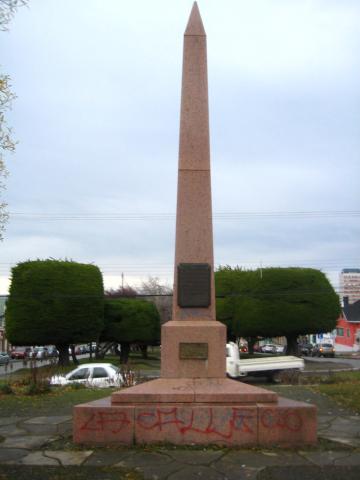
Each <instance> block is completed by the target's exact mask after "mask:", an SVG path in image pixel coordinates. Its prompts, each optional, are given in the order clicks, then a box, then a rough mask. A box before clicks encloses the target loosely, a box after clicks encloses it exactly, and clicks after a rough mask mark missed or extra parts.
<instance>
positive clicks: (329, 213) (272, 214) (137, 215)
mask: <svg viewBox="0 0 360 480" xmlns="http://www.w3.org/2000/svg"><path fill="white" fill-rule="evenodd" d="M9 215H10V218H14V219H17V218H19V219H29V220H38V221H39V220H41V221H71V220H74V221H79V220H106V221H109V220H111V221H115V220H118V221H145V220H151V221H153V220H174V219H175V213H171V212H168V213H166V212H153V213H151V212H147V213H141V212H126V213H121V212H109V213H96V212H89V213H74V212H66V213H65V212H64V213H44V212H10V213H9ZM359 216H360V210H308V211H305V210H304V211H301V210H300V211H235V212H215V213H214V214H213V219H214V220H244V219H245V220H248V219H256V218H282V219H287V218H335V217H359Z"/></svg>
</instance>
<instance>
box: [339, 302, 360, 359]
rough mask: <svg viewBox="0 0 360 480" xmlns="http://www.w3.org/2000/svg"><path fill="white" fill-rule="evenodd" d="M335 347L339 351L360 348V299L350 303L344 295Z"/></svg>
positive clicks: (350, 350)
mask: <svg viewBox="0 0 360 480" xmlns="http://www.w3.org/2000/svg"><path fill="white" fill-rule="evenodd" d="M335 349H336V351H338V352H357V351H359V350H360V300H358V301H357V302H355V303H351V304H350V303H349V300H348V297H344V306H343V309H342V315H341V316H340V318H339V320H338V322H337V326H336V337H335Z"/></svg>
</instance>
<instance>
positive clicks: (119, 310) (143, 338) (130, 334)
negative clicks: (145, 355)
mask: <svg viewBox="0 0 360 480" xmlns="http://www.w3.org/2000/svg"><path fill="white" fill-rule="evenodd" d="M104 324H105V325H104V330H103V332H102V334H101V337H100V338H101V341H105V342H106V341H107V342H109V341H110V342H116V343H119V344H120V348H121V350H120V361H121V363H127V361H128V357H129V352H130V346H131V344H133V343H138V344H140V345H144V346H147V345H158V344H159V341H160V315H159V312H158V311H157V308H156V307H155V305H154V304H153V303H151V302H147V301H144V300H136V299H129V298H128V299H106V300H105V315H104Z"/></svg>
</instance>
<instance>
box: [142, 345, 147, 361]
mask: <svg viewBox="0 0 360 480" xmlns="http://www.w3.org/2000/svg"><path fill="white" fill-rule="evenodd" d="M147 349H148V346H147V345H140V351H141V356H142V358H145V359H146V358H148V351H147Z"/></svg>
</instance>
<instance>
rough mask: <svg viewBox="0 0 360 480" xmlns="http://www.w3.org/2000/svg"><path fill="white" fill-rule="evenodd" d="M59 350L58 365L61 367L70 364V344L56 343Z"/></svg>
mask: <svg viewBox="0 0 360 480" xmlns="http://www.w3.org/2000/svg"><path fill="white" fill-rule="evenodd" d="M55 346H56V349H57V351H58V352H59V359H58V365H60V366H61V367H65V366H67V365H70V360H69V345H63V344H61V345H55Z"/></svg>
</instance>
